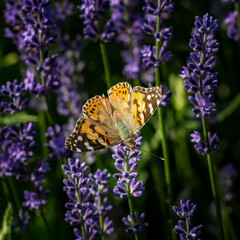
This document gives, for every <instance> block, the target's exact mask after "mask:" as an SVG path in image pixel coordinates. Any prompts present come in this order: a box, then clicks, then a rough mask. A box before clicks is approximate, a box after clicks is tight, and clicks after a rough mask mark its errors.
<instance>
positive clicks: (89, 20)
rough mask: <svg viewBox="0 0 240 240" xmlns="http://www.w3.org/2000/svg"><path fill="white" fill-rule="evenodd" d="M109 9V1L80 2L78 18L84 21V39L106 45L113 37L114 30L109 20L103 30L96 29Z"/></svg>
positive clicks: (91, 0)
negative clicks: (101, 42)
mask: <svg viewBox="0 0 240 240" xmlns="http://www.w3.org/2000/svg"><path fill="white" fill-rule="evenodd" d="M109 7H110V1H109V0H100V1H95V0H90V1H89V0H82V4H81V5H79V6H78V8H79V9H80V11H81V14H80V17H81V18H82V19H83V20H84V25H85V28H84V30H83V33H84V36H85V38H86V39H89V40H92V41H97V40H101V41H103V42H105V43H107V42H109V41H110V40H111V39H112V38H113V37H114V36H115V32H116V29H115V26H114V24H113V21H112V20H111V19H109V20H108V21H107V22H106V23H105V25H104V27H103V29H101V30H100V29H99V27H98V22H99V21H100V20H101V19H102V18H103V15H104V13H105V12H106V11H107V10H108V9H109Z"/></svg>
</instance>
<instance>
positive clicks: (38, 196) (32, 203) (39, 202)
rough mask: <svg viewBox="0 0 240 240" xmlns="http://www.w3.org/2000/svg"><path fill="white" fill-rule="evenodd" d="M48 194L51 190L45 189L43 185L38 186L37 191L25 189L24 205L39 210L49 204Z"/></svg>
mask: <svg viewBox="0 0 240 240" xmlns="http://www.w3.org/2000/svg"><path fill="white" fill-rule="evenodd" d="M48 195H49V190H44V189H43V187H42V186H39V187H37V188H36V191H35V192H30V191H24V198H25V202H23V206H24V207H27V208H29V210H39V209H40V208H42V207H44V206H46V205H47V200H46V199H47V196H48Z"/></svg>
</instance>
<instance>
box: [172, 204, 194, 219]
mask: <svg viewBox="0 0 240 240" xmlns="http://www.w3.org/2000/svg"><path fill="white" fill-rule="evenodd" d="M196 208H197V205H196V204H193V203H191V201H190V200H187V201H186V202H184V201H183V200H181V201H180V208H179V207H177V206H173V211H174V212H175V213H176V214H177V215H178V216H179V217H180V218H187V217H191V216H192V215H193V214H194V212H195V210H196Z"/></svg>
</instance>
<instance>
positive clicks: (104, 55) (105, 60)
mask: <svg viewBox="0 0 240 240" xmlns="http://www.w3.org/2000/svg"><path fill="white" fill-rule="evenodd" d="M99 44H100V49H101V55H102V61H103V67H104V71H105V82H106V84H107V87H108V88H110V87H111V73H110V67H109V61H108V57H107V50H106V46H105V44H104V43H103V42H101V41H100V42H99Z"/></svg>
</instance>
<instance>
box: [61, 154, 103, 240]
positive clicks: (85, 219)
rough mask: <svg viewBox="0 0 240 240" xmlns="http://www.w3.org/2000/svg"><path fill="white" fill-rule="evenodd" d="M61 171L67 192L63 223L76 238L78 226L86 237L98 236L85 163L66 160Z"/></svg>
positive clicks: (77, 160) (79, 233)
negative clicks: (71, 227) (81, 227)
mask: <svg viewBox="0 0 240 240" xmlns="http://www.w3.org/2000/svg"><path fill="white" fill-rule="evenodd" d="M62 169H63V170H64V172H65V174H66V175H67V179H64V180H63V183H64V185H65V186H64V188H63V189H64V190H65V191H66V192H67V196H68V198H69V202H67V203H66V205H65V206H66V208H67V209H68V210H67V211H66V214H65V221H66V222H68V223H69V224H70V225H71V226H74V227H78V228H77V229H78V230H76V229H74V233H75V235H76V236H77V237H80V236H81V230H80V224H82V225H83V226H84V228H85V233H86V236H87V237H88V238H89V239H90V236H93V235H95V236H99V228H98V227H95V226H98V216H99V215H98V212H97V211H96V210H95V208H94V205H93V202H92V194H91V184H90V179H89V178H88V177H87V174H86V173H87V171H88V167H87V166H86V163H85V162H82V161H80V160H79V159H76V160H73V159H71V158H69V159H68V165H63V166H62Z"/></svg>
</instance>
